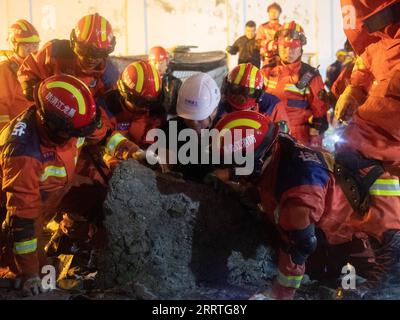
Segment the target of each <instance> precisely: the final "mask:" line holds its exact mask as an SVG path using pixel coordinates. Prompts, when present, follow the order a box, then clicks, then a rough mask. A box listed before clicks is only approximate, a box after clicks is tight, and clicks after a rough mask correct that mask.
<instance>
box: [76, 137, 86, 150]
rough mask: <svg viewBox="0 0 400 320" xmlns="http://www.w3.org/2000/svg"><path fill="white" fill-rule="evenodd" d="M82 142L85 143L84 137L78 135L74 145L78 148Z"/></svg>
mask: <svg viewBox="0 0 400 320" xmlns="http://www.w3.org/2000/svg"><path fill="white" fill-rule="evenodd" d="M84 143H85V138H84V137H79V138H78V140H77V141H76V147H77V148H78V149H79V148H80V147H82V146H83V144H84Z"/></svg>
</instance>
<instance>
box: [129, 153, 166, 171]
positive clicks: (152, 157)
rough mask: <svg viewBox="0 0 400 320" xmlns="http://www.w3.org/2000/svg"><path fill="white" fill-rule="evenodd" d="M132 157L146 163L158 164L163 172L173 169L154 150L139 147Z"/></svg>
mask: <svg viewBox="0 0 400 320" xmlns="http://www.w3.org/2000/svg"><path fill="white" fill-rule="evenodd" d="M132 158H133V159H135V160H137V161H139V162H141V163H143V164H146V165H151V166H158V167H159V168H160V170H161V172H162V173H168V172H170V171H171V170H170V168H169V165H168V164H166V163H162V161H161V159H160V157H159V156H158V155H156V154H155V153H154V152H153V151H150V150H142V149H139V150H137V151H136V152H135V153H133V154H132Z"/></svg>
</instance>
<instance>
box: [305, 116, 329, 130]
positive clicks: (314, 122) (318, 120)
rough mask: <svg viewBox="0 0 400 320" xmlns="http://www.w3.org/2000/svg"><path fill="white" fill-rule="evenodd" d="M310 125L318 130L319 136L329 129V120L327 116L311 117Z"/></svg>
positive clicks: (309, 119)
mask: <svg viewBox="0 0 400 320" xmlns="http://www.w3.org/2000/svg"><path fill="white" fill-rule="evenodd" d="M308 125H309V126H310V127H311V128H313V129H315V130H317V131H318V133H319V134H323V133H324V132H325V131H326V130H328V128H329V123H328V119H327V118H326V116H323V117H314V116H311V117H310V118H308Z"/></svg>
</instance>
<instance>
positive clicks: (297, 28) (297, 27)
mask: <svg viewBox="0 0 400 320" xmlns="http://www.w3.org/2000/svg"><path fill="white" fill-rule="evenodd" d="M296 31H297V32H300V25H299V24H296Z"/></svg>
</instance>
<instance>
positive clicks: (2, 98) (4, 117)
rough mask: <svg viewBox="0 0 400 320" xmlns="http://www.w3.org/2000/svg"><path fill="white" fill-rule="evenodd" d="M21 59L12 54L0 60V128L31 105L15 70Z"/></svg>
mask: <svg viewBox="0 0 400 320" xmlns="http://www.w3.org/2000/svg"><path fill="white" fill-rule="evenodd" d="M21 63H22V59H21V58H19V57H18V56H17V55H13V56H12V57H10V58H9V59H6V60H4V61H2V62H0V83H1V86H0V129H2V128H3V127H4V126H5V125H6V124H7V123H8V122H10V120H12V119H14V118H15V117H16V116H17V115H18V114H20V113H21V112H22V111H24V110H26V109H27V108H28V107H30V106H31V105H32V102H30V101H28V100H27V99H26V98H25V96H24V95H23V93H22V89H21V85H20V84H19V82H18V78H17V71H18V68H19V66H20V65H21Z"/></svg>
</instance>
